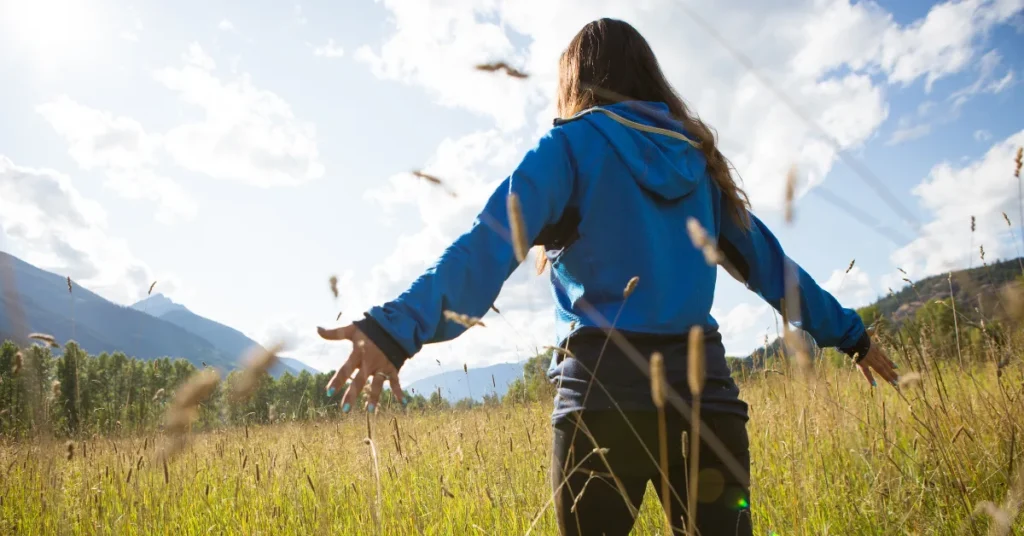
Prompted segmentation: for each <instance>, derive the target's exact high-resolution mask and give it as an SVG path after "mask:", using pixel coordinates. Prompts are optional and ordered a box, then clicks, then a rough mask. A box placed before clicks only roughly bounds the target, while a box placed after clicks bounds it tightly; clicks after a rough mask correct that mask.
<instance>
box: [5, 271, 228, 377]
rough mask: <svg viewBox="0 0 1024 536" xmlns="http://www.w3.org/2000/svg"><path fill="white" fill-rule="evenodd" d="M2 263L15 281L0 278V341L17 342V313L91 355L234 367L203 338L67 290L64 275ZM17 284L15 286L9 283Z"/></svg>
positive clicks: (77, 289) (28, 325)
mask: <svg viewBox="0 0 1024 536" xmlns="http://www.w3.org/2000/svg"><path fill="white" fill-rule="evenodd" d="M0 264H6V267H7V268H10V272H11V273H10V275H11V276H12V277H11V278H6V277H5V278H3V279H0V298H2V301H3V307H4V308H3V310H2V311H3V314H0V340H3V339H9V338H13V335H14V333H15V329H16V326H15V324H14V323H15V318H14V316H15V315H16V314H17V313H16V312H15V311H17V310H19V309H20V311H21V314H22V315H23V317H24V322H25V324H26V325H25V326H24V328H25V329H28V330H29V331H38V332H43V333H48V334H50V335H53V336H54V337H55V338H56V339H57V340H58V341H67V340H75V341H77V342H78V344H79V345H80V346H81V347H82V348H83V349H85V350H86V351H87V352H89V353H92V354H99V353H103V352H107V353H113V352H124V353H125V354H127V355H131V356H134V357H138V358H141V359H154V358H158V357H181V358H185V359H187V360H189V361H190V362H192V363H193V364H194V365H196V366H202V363H203V362H206V363H207V364H209V365H211V366H215V367H219V368H221V369H223V370H229V369H231V368H233V367H234V364H235V362H234V356H230V355H225V354H224V353H222V352H220V351H219V350H218V349H217V348H216V347H214V346H213V345H212V344H211V343H210V342H209V341H207V340H205V339H203V338H202V337H200V336H199V335H196V334H194V333H191V332H190V331H188V330H186V329H184V328H182V327H180V326H177V325H175V324H172V323H170V322H166V321H164V320H161V319H159V318H156V317H153V316H150V315H148V314H145V313H142V312H139V311H136V310H134V309H131V308H128V307H122V306H120V305H117V304H115V303H112V302H110V301H108V300H106V299H104V298H102V297H100V296H99V295H97V294H95V293H93V292H91V291H90V290H89V289H86V288H84V287H81V286H79V285H77V284H75V285H73V290H72V292H70V293H69V292H68V285H67V279H66V278H65V277H64V276H60V275H57V274H53V273H50V272H47V271H45V270H41V269H39V268H36V267H35V266H32V265H31V264H28V263H26V262H24V261H22V260H21V259H18V258H17V257H14V256H13V255H9V254H7V253H4V252H0ZM11 281H13V288H12V285H11V283H10V282H11Z"/></svg>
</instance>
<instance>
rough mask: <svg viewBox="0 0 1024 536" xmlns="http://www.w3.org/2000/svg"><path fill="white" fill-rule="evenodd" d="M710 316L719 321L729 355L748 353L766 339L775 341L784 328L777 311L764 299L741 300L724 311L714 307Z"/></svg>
mask: <svg viewBox="0 0 1024 536" xmlns="http://www.w3.org/2000/svg"><path fill="white" fill-rule="evenodd" d="M711 315H712V316H714V317H715V320H717V321H718V327H719V331H720V332H721V334H722V344H724V345H725V348H726V351H727V352H728V353H729V355H747V354H749V353H750V352H751V351H753V350H754V349H755V348H757V347H759V346H761V345H763V344H765V341H766V340H767V341H771V340H775V338H776V337H777V336H778V330H779V329H781V325H780V323H779V321H778V319H777V318H776V316H775V310H774V309H772V308H771V306H770V305H768V304H766V303H765V302H763V301H758V302H755V303H740V304H738V305H736V306H735V307H733V308H732V309H729V310H728V311H725V312H723V311H721V310H720V309H719V308H717V307H715V308H712V311H711Z"/></svg>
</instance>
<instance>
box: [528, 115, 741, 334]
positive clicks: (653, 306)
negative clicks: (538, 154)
mask: <svg viewBox="0 0 1024 536" xmlns="http://www.w3.org/2000/svg"><path fill="white" fill-rule="evenodd" d="M650 127H653V128H650ZM645 128H647V129H649V130H645ZM658 129H664V131H660V132H659V131H657V130H658ZM652 130H653V131H652ZM673 133H674V134H675V135H674V136H673V135H672V134H673ZM550 135H552V136H563V137H564V139H565V145H566V150H567V151H568V153H569V160H570V162H571V166H572V168H573V170H572V171H573V173H572V174H573V177H572V193H571V195H570V197H569V200H568V203H567V206H566V208H565V211H564V212H565V213H567V214H570V215H572V214H579V223H578V225H576V228H575V229H560V230H561V231H562V234H563V235H567V236H569V237H570V238H569V239H568V240H563V241H562V242H561V243H556V244H555V245H554V247H551V249H549V250H548V259H549V261H550V262H551V265H552V284H553V285H554V289H553V290H554V295H555V297H556V301H557V315H558V320H559V326H558V337H559V338H560V339H561V338H564V337H565V336H566V335H568V329H569V326H570V325H572V326H575V327H577V328H583V327H587V326H593V327H600V324H599V323H600V322H601V319H605V320H607V321H609V322H610V321H611V319H613V318H615V317H616V316H617V317H618V320H617V322H616V326H617V327H619V328H620V329H623V330H625V331H633V332H639V333H650V334H681V333H685V332H686V331H687V330H688V329H689V328H690V327H691V326H694V325H701V326H714V324H713V320H712V319H711V317H710V316H709V312H710V310H711V302H712V299H713V297H714V291H715V276H716V267H715V266H709V265H708V263H707V262H706V261H705V259H704V256H703V253H702V252H701V251H700V250H699V249H697V248H695V247H694V245H693V243H692V242H691V241H690V238H689V237H688V235H687V231H686V228H687V221H688V220H689V219H691V218H693V219H695V220H696V221H697V222H699V223H700V225H701V226H702V227H703V228H705V229H708V230H709V232H710V233H712V236H714V235H716V234H717V229H718V227H719V221H720V219H721V208H720V199H721V194H720V192H719V190H718V187H717V186H716V185H715V184H714V183H713V182H712V181H711V180H710V179H709V177H708V176H707V173H706V166H705V159H704V155H703V154H702V153H701V152H700V150H699V149H697V148H695V147H694V146H693V145H692V144H691V142H688V141H687V138H686V137H685V135H686V134H685V133H684V132H682V128H681V125H680V124H679V123H678V121H676V120H675V119H673V118H672V116H671V115H670V113H669V110H668V107H667V106H666V105H665V104H663V103H653V102H639V101H628V102H622V103H619V104H615V105H611V106H607V107H603V108H599V109H592V110H589V111H585V112H583V113H582V114H579V115H577V116H576V117H575V118H573V119H572V120H568V121H561V122H560V124H559V125H558V126H556V127H555V129H554V130H553V131H552V133H551V134H550ZM567 231H568V232H567ZM542 234H543V232H542ZM572 237H575V239H572ZM544 245H545V246H551V244H547V243H545V244H544ZM634 277H636V278H638V284H637V285H636V287H635V290H634V291H633V292H632V293H631V294H630V296H629V298H628V300H626V299H625V297H624V293H623V290H624V289H625V287H626V285H627V283H628V282H629V281H630V280H631V279H632V278H634ZM620 309H621V312H620ZM595 311H596V312H597V313H598V314H599V315H600V318H597V315H594V314H593V313H594V312H595Z"/></svg>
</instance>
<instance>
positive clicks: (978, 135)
mask: <svg viewBox="0 0 1024 536" xmlns="http://www.w3.org/2000/svg"><path fill="white" fill-rule="evenodd" d="M991 139H992V133H991V132H989V131H987V130H985V129H981V130H975V131H974V141H978V142H982V143H984V142H986V141H988V140H991Z"/></svg>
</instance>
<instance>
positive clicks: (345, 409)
mask: <svg viewBox="0 0 1024 536" xmlns="http://www.w3.org/2000/svg"><path fill="white" fill-rule="evenodd" d="M350 409H352V404H349V403H347V402H346V403H345V404H344V405H343V406H341V412H342V413H348V411H349V410H350Z"/></svg>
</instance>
